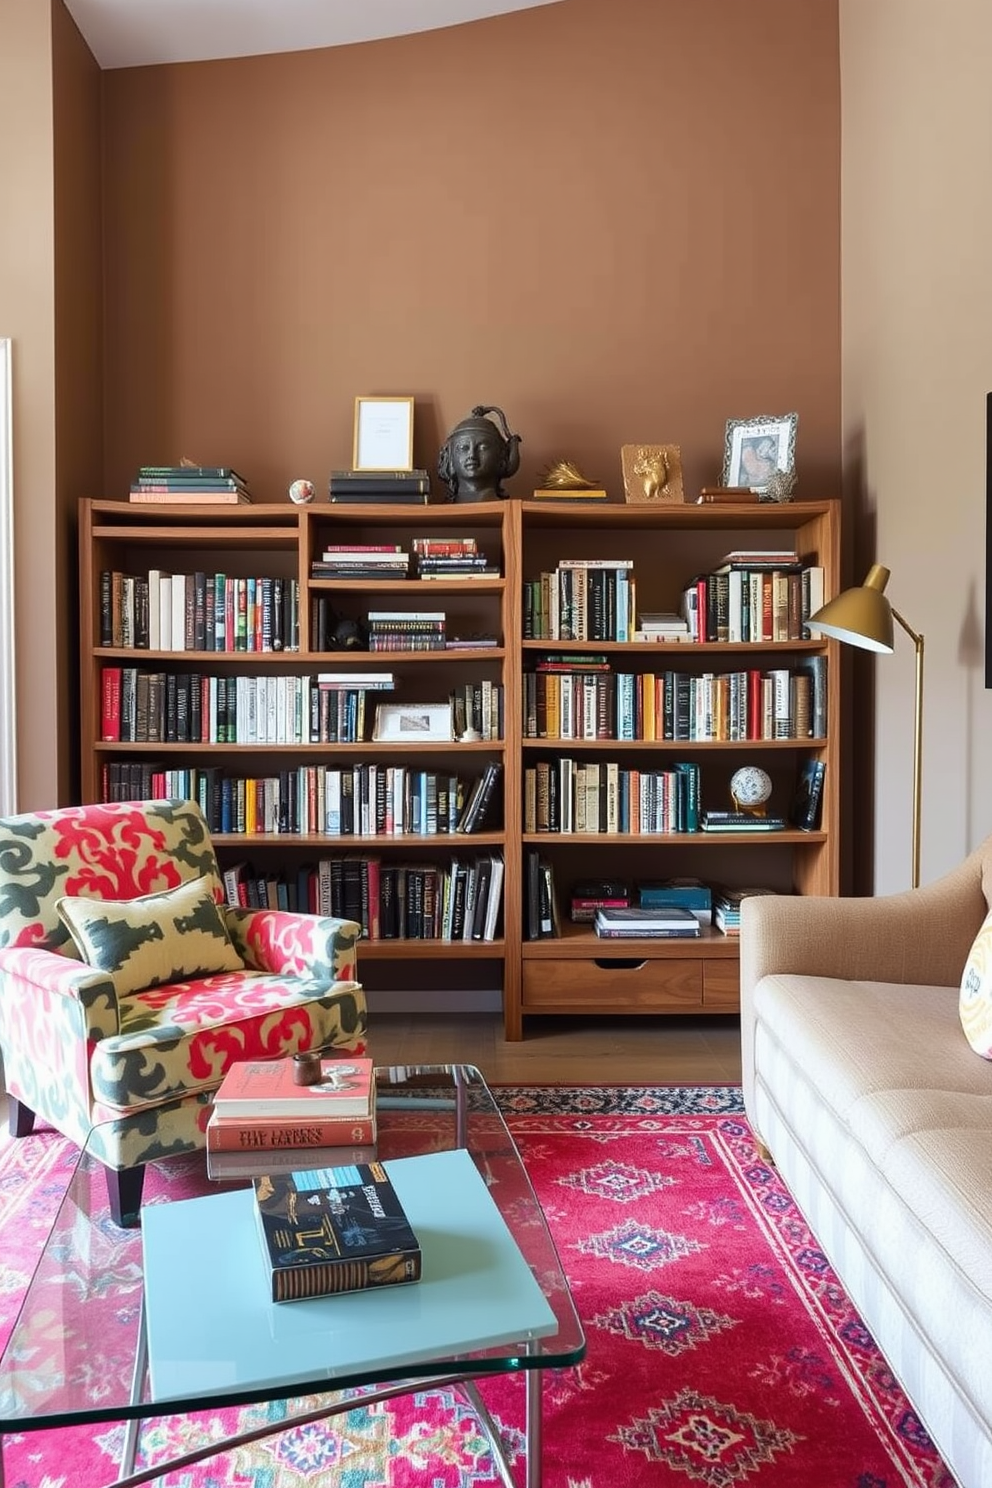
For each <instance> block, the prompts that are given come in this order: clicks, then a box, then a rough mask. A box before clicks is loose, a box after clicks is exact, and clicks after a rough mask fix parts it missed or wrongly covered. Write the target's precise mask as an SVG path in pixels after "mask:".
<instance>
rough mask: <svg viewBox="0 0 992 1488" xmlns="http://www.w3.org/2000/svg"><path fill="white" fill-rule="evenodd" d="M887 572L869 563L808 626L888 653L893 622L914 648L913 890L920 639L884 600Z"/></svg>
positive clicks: (916, 884) (919, 751) (891, 648)
mask: <svg viewBox="0 0 992 1488" xmlns="http://www.w3.org/2000/svg"><path fill="white" fill-rule="evenodd" d="M888 582H889V570H888V569H887V568H883V567H882V565H881V564H880V563H873V564H872V566H871V568H870V569H869V570H868V577H867V578H866V579H865V581H864V583H863V584H861V585H860V586H858V587H856V588H853V589H845V590H844V592H843V593H842V594H838V596H837V598H836V599H832V600H830V602H829V603H828V604H825V605H824V606H823V608H822V609H820V610H817V612H816V614H815V615H811V616H810V618H809V621H808V624H809V625H810V626H811V627H812V628H813V629H815V630H818V631H820V633H821V634H822V635H825V636H832V637H833V638H834V639H835V640H838V641H845V642H846V643H847V644H848V645H849V646H860V647H861V649H862V650H864V651H884V652H888V653H891V652H892V651H894V650H895V646H894V645H893V631H892V622H893V620H896V621H897V622H898V623H899V624H900V625H901V626H902V628H903V630H904V631H905V632H906V634H907V635H908V636H909V638H910V640H911V641H912V642H913V645H914V646H915V647H916V716H915V727H914V730H913V888H914V889H918V888H919V886H920V806H921V792H922V788H923V775H922V767H923V637H922V636H921V635H920V634H918V632H917V631H915V630H914V629H913V627H912V626H911V625H909V624H907V622H906V621H905V620H904V619H903V617H902V616H901V615H900V613H899V611H898V610H897V609H894V608H893V606H892V605H891V604H890V603H889V601H888V600H887V599H886V597H885V586H886V584H887V583H888Z"/></svg>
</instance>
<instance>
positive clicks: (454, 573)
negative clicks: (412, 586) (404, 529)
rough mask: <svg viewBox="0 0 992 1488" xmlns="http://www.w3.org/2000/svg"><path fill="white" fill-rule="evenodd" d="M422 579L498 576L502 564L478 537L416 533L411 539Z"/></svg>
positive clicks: (419, 576)
mask: <svg viewBox="0 0 992 1488" xmlns="http://www.w3.org/2000/svg"><path fill="white" fill-rule="evenodd" d="M410 546H411V548H412V549H413V554H414V558H415V560H416V575H417V578H418V579H498V578H499V577H500V569H499V565H498V564H494V563H491V562H490V561H489V559H488V558H487V557H486V555H485V553H483V552H480V551H479V544H478V540H477V539H476V538H474V537H415V538H413V539H412V540H411V543H410Z"/></svg>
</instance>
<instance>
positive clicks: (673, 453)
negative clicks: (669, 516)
mask: <svg viewBox="0 0 992 1488" xmlns="http://www.w3.org/2000/svg"><path fill="white" fill-rule="evenodd" d="M620 463H621V465H622V467H623V499H624V501H628V502H650V503H651V504H652V505H658V506H663V505H669V504H671V503H672V502H677V501H684V500H685V495H684V493H683V490H682V447H681V445H678V444H624V445H621V447H620Z"/></svg>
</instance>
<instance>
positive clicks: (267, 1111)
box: [214, 1058, 375, 1121]
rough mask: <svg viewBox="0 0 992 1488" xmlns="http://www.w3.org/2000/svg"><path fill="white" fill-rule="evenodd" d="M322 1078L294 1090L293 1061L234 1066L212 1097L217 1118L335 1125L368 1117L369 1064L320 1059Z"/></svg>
mask: <svg viewBox="0 0 992 1488" xmlns="http://www.w3.org/2000/svg"><path fill="white" fill-rule="evenodd" d="M320 1073H321V1078H320V1081H319V1082H318V1083H317V1084H314V1085H298V1084H297V1083H296V1081H295V1079H294V1068H293V1060H292V1058H289V1059H272V1060H255V1059H246V1060H243V1061H242V1062H241V1063H239V1064H234V1065H232V1066H231V1068H230V1069H229V1070H228V1072H227V1074H226V1075H225V1076H224V1078H223V1080H222V1081H221V1084H220V1087H219V1089H218V1090H217V1092H216V1094H215V1095H214V1110H215V1111H216V1112H217V1114H218V1116H221V1117H224V1118H227V1117H230V1116H254V1117H274V1116H277V1117H284V1116H293V1117H304V1118H309V1119H312V1120H320V1121H326V1120H339V1119H340V1118H342V1117H354V1116H368V1115H370V1114H371V1112H372V1110H373V1108H374V1104H375V1098H374V1093H373V1079H372V1061H371V1059H352V1058H341V1059H322V1060H321V1061H320Z"/></svg>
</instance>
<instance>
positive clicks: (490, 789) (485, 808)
mask: <svg viewBox="0 0 992 1488" xmlns="http://www.w3.org/2000/svg"><path fill="white" fill-rule="evenodd" d="M502 776H503V765H502V762H501V761H500V760H490V761H489V763H488V764H487V765H486V768H485V769H484V770H483V772H482V774H481V775H480V776H479V778H478V779H477V780H476V782H475V784H474V785H473V786H472V789H471V791H470V792H469V797H468V800H467V801H466V802H465V806H464V808H463V810H462V813H461V816H460V817H459V818H458V821H457V822H456V823H455V831H456V832H461V833H467V832H481V831H482V830H483V828H484V827H485V824H486V817H487V816H488V815H489V813H490V811H491V809H492V807H493V805H494V802H495V798H496V791H497V787H498V785H499V782H500V780H501V779H502Z"/></svg>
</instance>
